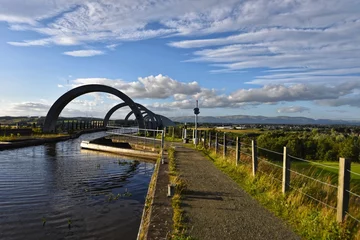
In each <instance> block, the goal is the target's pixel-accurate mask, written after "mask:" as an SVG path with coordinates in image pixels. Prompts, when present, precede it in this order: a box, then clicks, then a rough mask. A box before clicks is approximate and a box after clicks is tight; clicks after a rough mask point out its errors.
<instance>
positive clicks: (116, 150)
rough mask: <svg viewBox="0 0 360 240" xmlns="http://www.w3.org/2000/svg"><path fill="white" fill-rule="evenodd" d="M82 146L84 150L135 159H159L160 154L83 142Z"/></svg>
mask: <svg viewBox="0 0 360 240" xmlns="http://www.w3.org/2000/svg"><path fill="white" fill-rule="evenodd" d="M80 146H81V148H84V149H90V150H96V151H103V152H111V153H118V154H121V155H124V156H132V157H134V156H135V157H141V158H150V159H157V158H158V157H159V153H152V152H145V151H140V150H134V149H125V148H118V147H110V146H105V145H100V144H95V143H91V142H89V141H82V142H81V144H80Z"/></svg>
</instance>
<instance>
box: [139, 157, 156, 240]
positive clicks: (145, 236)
mask: <svg viewBox="0 0 360 240" xmlns="http://www.w3.org/2000/svg"><path fill="white" fill-rule="evenodd" d="M160 164H161V159H158V160H157V161H156V166H155V171H154V172H153V175H152V176H151V180H150V184H152V182H154V188H153V189H152V191H151V192H150V184H149V188H148V192H147V194H146V197H145V204H146V199H147V198H148V196H149V195H150V194H151V196H150V199H151V202H150V203H149V208H148V215H147V216H145V214H146V209H145V205H144V209H143V213H142V216H141V222H140V226H139V231H138V235H137V238H136V240H140V235H141V233H142V231H145V230H146V232H144V239H147V234H148V231H149V227H148V226H147V227H145V226H143V225H144V221H145V217H147V218H148V219H149V224H150V219H151V212H152V211H151V209H152V205H153V203H154V196H155V190H156V187H157V177H158V176H159V171H160Z"/></svg>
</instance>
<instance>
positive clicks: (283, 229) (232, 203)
mask: <svg viewBox="0 0 360 240" xmlns="http://www.w3.org/2000/svg"><path fill="white" fill-rule="evenodd" d="M176 159H177V162H178V169H179V173H180V174H181V175H182V177H183V178H184V179H186V181H187V184H188V188H187V190H186V192H184V194H183V195H184V200H183V209H184V210H185V213H186V215H187V216H188V218H189V219H188V220H189V223H188V226H189V228H190V229H189V231H190V235H191V236H192V237H194V238H196V239H206V240H210V239H227V240H230V239H236V240H238V239H250V240H256V239H271V240H273V239H286V240H290V239H300V237H298V236H297V235H295V234H294V233H293V232H292V231H291V230H290V229H289V228H288V227H287V226H286V225H285V224H284V223H283V222H282V221H281V220H280V219H279V218H277V217H275V216H274V215H273V214H272V213H270V212H269V211H268V210H266V209H265V208H264V207H262V206H261V205H260V204H259V203H258V202H257V201H256V200H254V199H253V198H252V197H251V196H249V195H248V194H247V193H246V192H245V191H244V190H242V189H241V188H239V187H238V185H237V184H236V183H235V182H234V181H232V180H231V179H230V178H229V177H228V176H226V175H225V174H223V173H222V172H221V171H220V170H218V169H217V168H216V167H215V166H214V164H213V163H212V162H211V161H209V160H207V159H206V158H205V157H204V156H203V155H202V154H201V153H200V152H198V151H196V150H192V149H188V148H184V147H182V146H181V145H180V144H178V145H177V146H176Z"/></svg>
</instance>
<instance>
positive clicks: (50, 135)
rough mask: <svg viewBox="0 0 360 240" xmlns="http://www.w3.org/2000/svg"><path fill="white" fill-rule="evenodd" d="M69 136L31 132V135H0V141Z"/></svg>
mask: <svg viewBox="0 0 360 240" xmlns="http://www.w3.org/2000/svg"><path fill="white" fill-rule="evenodd" d="M65 136H69V135H68V134H32V135H31V136H21V135H16V136H14V135H10V136H0V142H11V141H20V140H21V141H23V140H31V139H46V138H58V137H65Z"/></svg>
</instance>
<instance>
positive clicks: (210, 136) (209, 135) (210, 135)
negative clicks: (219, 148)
mask: <svg viewBox="0 0 360 240" xmlns="http://www.w3.org/2000/svg"><path fill="white" fill-rule="evenodd" d="M209 149H211V132H209Z"/></svg>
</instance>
